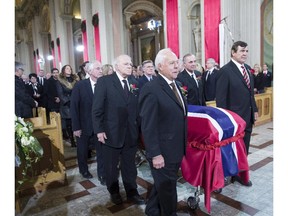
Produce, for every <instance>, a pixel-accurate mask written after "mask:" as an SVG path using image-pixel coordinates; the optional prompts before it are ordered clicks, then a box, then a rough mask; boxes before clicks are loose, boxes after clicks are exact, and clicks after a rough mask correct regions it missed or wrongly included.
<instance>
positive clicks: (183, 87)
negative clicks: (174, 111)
mask: <svg viewBox="0 0 288 216" xmlns="http://www.w3.org/2000/svg"><path fill="white" fill-rule="evenodd" d="M180 89H181V93H182V95H183V96H184V97H187V94H188V87H187V86H180Z"/></svg>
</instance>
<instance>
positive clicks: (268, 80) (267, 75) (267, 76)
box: [263, 64, 273, 87]
mask: <svg viewBox="0 0 288 216" xmlns="http://www.w3.org/2000/svg"><path fill="white" fill-rule="evenodd" d="M263 74H264V86H265V87H271V86H272V81H273V75H272V72H271V71H269V70H268V66H267V64H264V65H263Z"/></svg>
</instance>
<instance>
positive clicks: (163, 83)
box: [158, 75, 185, 110]
mask: <svg viewBox="0 0 288 216" xmlns="http://www.w3.org/2000/svg"><path fill="white" fill-rule="evenodd" d="M158 80H159V83H160V85H161V86H162V89H163V90H164V92H166V94H167V95H168V96H169V97H171V98H172V99H173V100H174V101H175V103H177V104H178V105H179V106H180V108H181V109H182V110H183V106H182V104H180V103H179V102H178V100H177V98H176V96H175V94H174V92H173V90H172V89H171V88H170V86H169V85H168V83H167V82H166V80H165V79H164V78H163V77H161V75H158ZM176 86H177V84H176ZM177 88H178V90H179V87H178V86H177ZM179 91H180V93H181V90H179ZM181 97H182V95H181ZM182 100H183V101H184V99H183V97H182ZM184 104H185V102H184Z"/></svg>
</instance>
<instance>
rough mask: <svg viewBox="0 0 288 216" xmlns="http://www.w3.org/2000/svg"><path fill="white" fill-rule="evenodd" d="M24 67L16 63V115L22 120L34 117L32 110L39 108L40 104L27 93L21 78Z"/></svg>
mask: <svg viewBox="0 0 288 216" xmlns="http://www.w3.org/2000/svg"><path fill="white" fill-rule="evenodd" d="M23 72H24V69H23V65H22V64H21V63H19V62H15V115H16V116H18V117H22V118H31V117H33V112H32V108H33V107H38V102H37V101H36V100H34V99H33V98H32V97H31V96H30V95H28V94H27V93H26V88H25V84H24V82H23V80H22V79H21V76H22V75H23Z"/></svg>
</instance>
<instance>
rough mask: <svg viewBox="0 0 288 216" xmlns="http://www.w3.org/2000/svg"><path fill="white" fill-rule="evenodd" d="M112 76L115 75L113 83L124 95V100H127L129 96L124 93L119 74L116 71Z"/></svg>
mask: <svg viewBox="0 0 288 216" xmlns="http://www.w3.org/2000/svg"><path fill="white" fill-rule="evenodd" d="M111 76H113V85H114V86H115V88H116V90H117V92H119V94H120V95H121V97H123V99H124V100H127V98H126V96H125V94H124V90H123V87H122V84H121V83H120V80H119V79H118V76H117V74H116V73H114V74H112V75H111Z"/></svg>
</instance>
